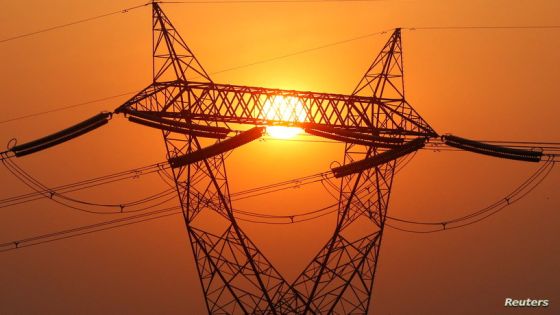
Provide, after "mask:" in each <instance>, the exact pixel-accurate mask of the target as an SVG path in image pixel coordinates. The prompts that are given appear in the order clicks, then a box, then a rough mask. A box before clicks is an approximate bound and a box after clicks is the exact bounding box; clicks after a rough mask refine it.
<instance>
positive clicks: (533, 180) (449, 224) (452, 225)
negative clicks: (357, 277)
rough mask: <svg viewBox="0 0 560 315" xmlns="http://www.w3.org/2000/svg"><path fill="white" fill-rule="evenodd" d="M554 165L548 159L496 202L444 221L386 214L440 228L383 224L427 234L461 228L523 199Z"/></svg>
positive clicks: (393, 218)
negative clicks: (420, 219) (416, 228)
mask: <svg viewBox="0 0 560 315" xmlns="http://www.w3.org/2000/svg"><path fill="white" fill-rule="evenodd" d="M554 165H555V162H554V161H552V159H550V160H548V161H547V162H546V163H545V164H544V165H543V166H541V167H540V168H539V169H538V170H537V171H536V172H535V173H533V174H532V175H531V176H530V177H529V178H528V179H527V180H525V181H524V182H523V183H522V184H521V185H520V186H518V187H517V188H516V189H515V190H514V191H512V192H511V193H509V194H508V195H507V196H505V197H503V198H502V199H500V200H498V201H497V202H495V203H493V204H491V205H489V206H487V207H485V208H482V209H481V210H478V211H475V212H472V213H470V214H467V215H465V216H462V217H458V218H454V219H450V220H445V221H439V222H426V221H414V220H407V219H401V218H396V217H391V216H387V219H388V220H392V221H395V222H401V223H406V224H411V225H423V226H440V228H436V229H432V230H412V229H408V228H403V227H398V226H394V225H391V224H387V223H385V224H386V225H387V226H389V227H391V228H393V229H396V230H399V231H402V232H409V233H419V234H428V233H435V232H441V231H445V230H452V229H457V228H462V227H466V226H469V225H472V224H475V223H478V222H481V221H483V220H485V219H487V218H489V217H491V216H493V215H494V214H496V213H498V212H500V211H502V210H503V209H505V208H506V207H509V206H511V205H512V204H514V203H516V202H517V201H519V200H521V199H523V198H524V197H525V196H527V195H528V194H529V193H530V192H532V191H533V190H534V189H535V188H537V186H539V185H540V184H541V183H542V182H543V181H544V180H545V179H546V178H547V177H548V175H549V174H550V173H551V172H552V169H553V168H554ZM459 222H466V223H463V224H457V223H459Z"/></svg>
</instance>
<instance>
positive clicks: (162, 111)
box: [116, 2, 437, 314]
mask: <svg viewBox="0 0 560 315" xmlns="http://www.w3.org/2000/svg"><path fill="white" fill-rule="evenodd" d="M152 7H153V21H152V22H153V65H154V68H153V82H152V84H150V85H149V86H148V87H147V88H145V89H144V90H143V91H141V92H140V93H138V94H137V95H135V96H134V97H133V98H131V99H130V100H129V101H127V102H126V103H124V104H123V105H122V106H120V107H119V108H118V109H117V110H116V112H117V113H124V114H126V115H128V116H129V119H130V120H131V121H133V122H136V123H140V124H143V125H147V126H150V127H155V128H159V129H161V130H162V133H163V138H164V140H165V145H166V148H167V157H168V159H169V162H170V164H171V166H172V169H173V176H174V179H175V184H176V188H177V192H178V195H179V199H180V202H181V207H182V209H183V214H184V219H185V223H186V229H187V232H188V235H189V239H190V243H191V245H192V251H193V254H194V258H195V262H196V266H197V269H198V274H199V277H200V283H201V285H202V290H203V292H204V296H205V298H206V306H207V309H208V313H210V314H235V313H249V314H287V313H290V314H294V313H295V314H309V313H312V314H366V313H367V312H368V308H369V304H370V303H369V302H370V298H371V292H372V287H373V280H374V275H375V270H376V266H377V261H378V257H379V249H380V245H381V239H382V235H383V230H384V223H385V219H386V215H387V208H388V204H389V196H390V193H391V185H392V182H393V175H394V173H395V165H396V162H397V160H398V159H399V158H401V157H403V156H405V155H406V154H408V153H411V152H413V151H415V150H417V149H419V148H421V147H422V146H423V145H424V142H425V141H426V140H427V139H428V138H431V137H437V134H436V132H435V131H434V130H433V129H432V128H431V127H430V126H429V125H428V123H426V121H424V120H423V119H422V117H420V115H419V114H418V113H417V112H416V111H415V110H414V109H413V108H412V106H410V104H409V103H408V102H407V101H406V99H405V96H404V88H403V63H402V46H401V32H400V29H396V30H395V31H394V33H393V34H392V35H391V37H390V38H389V41H388V42H387V43H386V44H385V46H384V47H383V49H382V50H381V52H380V53H379V55H378V56H377V57H376V58H375V60H374V62H373V64H372V65H371V67H370V68H369V69H368V70H367V72H366V74H365V75H364V76H363V78H362V79H361V80H360V82H359V84H358V86H357V87H356V89H355V90H354V91H353V92H352V94H350V95H340V94H327V93H315V92H300V91H292V90H280V89H269V88H260V87H250V86H238V85H229V84H218V83H214V82H213V81H212V79H211V78H210V76H209V75H208V73H207V72H206V71H205V70H204V69H203V67H202V66H201V65H200V63H199V61H198V60H197V59H196V57H195V56H194V54H193V53H192V51H191V50H190V49H189V47H188V46H187V44H186V43H185V41H184V40H183V38H182V37H181V36H180V35H179V33H178V31H177V30H176V29H175V27H174V26H173V25H172V24H171V21H170V20H169V19H168V17H167V16H166V15H165V14H164V12H163V11H162V9H161V8H160V6H159V5H158V3H157V2H154V3H153V4H152ZM276 97H283V98H285V99H293V100H297V102H298V104H300V105H301V106H300V107H301V108H300V109H299V112H295V111H297V110H296V109H294V113H293V119H286V117H285V115H284V114H283V113H280V112H278V113H276V112H274V109H271V107H270V104H271V102H274V99H275V98H276ZM271 110H272V112H271ZM232 125H236V126H242V125H248V126H252V127H251V128H249V129H246V130H245V131H242V132H237V133H236V132H234V131H233V130H232V128H231V126H232ZM271 125H275V126H276V125H280V126H294V127H300V128H304V129H305V130H306V132H308V133H310V134H313V135H316V136H320V137H325V138H329V139H334V140H337V141H343V142H345V143H346V145H345V150H344V165H342V166H340V167H337V168H334V169H333V173H334V175H335V176H336V177H342V179H341V186H340V192H339V201H338V216H337V223H336V227H335V229H334V231H333V234H332V237H331V238H330V239H329V240H328V242H327V243H326V244H325V246H324V247H323V248H322V249H321V250H320V251H319V253H317V255H316V256H315V257H314V258H313V260H312V261H311V262H310V263H309V264H308V265H307V267H306V268H305V269H304V270H303V271H302V272H301V274H300V275H299V276H298V277H297V278H296V280H295V281H294V282H292V283H289V282H287V281H286V280H285V279H284V277H283V276H282V275H281V274H280V273H279V272H278V271H277V270H276V269H275V268H274V266H273V265H272V264H271V263H270V262H269V261H268V260H267V259H266V257H265V256H264V255H263V253H261V252H260V251H259V249H258V248H257V246H255V244H254V243H253V242H252V241H251V240H250V239H249V237H248V236H247V235H246V234H245V233H244V232H243V230H242V229H241V228H240V227H239V225H238V223H237V221H236V219H235V217H234V215H233V212H232V203H231V199H230V191H229V188H228V177H227V175H226V167H225V161H226V156H225V153H226V152H228V151H229V150H232V149H234V148H237V147H239V146H242V145H244V144H246V143H248V142H250V141H252V140H255V139H258V138H259V137H261V136H262V135H263V132H264V128H265V126H271ZM230 135H231V136H230ZM209 139H210V140H211V141H213V142H215V143H210V142H209ZM216 139H217V141H216ZM203 211H215V212H216V213H217V214H218V215H219V216H221V217H222V218H223V220H222V221H223V222H224V223H223V224H222V225H221V226H220V227H216V226H212V227H210V226H208V225H205V224H200V222H198V221H199V220H197V218H200V216H199V215H200V214H201V213H202V212H203Z"/></svg>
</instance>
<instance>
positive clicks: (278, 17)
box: [0, 0, 560, 314]
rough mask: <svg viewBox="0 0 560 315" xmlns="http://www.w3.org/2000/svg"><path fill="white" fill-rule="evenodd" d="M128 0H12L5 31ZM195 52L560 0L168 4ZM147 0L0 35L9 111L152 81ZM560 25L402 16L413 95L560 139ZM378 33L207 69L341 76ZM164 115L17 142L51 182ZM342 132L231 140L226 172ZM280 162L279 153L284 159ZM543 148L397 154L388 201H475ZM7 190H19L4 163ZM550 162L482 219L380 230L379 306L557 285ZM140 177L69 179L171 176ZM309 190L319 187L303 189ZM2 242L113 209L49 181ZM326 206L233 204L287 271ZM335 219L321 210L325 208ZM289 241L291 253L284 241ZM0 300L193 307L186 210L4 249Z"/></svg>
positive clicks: (69, 119) (448, 208) (451, 212)
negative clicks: (61, 193) (398, 167)
mask: <svg viewBox="0 0 560 315" xmlns="http://www.w3.org/2000/svg"><path fill="white" fill-rule="evenodd" d="M137 4H138V2H136V1H119V3H115V2H114V1H95V2H82V1H80V2H77V1H64V0H59V1H24V2H18V1H9V2H8V1H6V3H3V5H2V7H3V9H2V10H1V11H0V21H2V22H1V25H2V28H0V39H1V38H5V37H10V36H13V35H17V34H20V33H25V32H29V31H34V30H37V29H42V28H45V27H49V26H51V25H56V24H60V23H65V22H68V21H73V20H76V19H81V18H84V17H89V16H94V15H99V14H103V13H106V12H110V11H114V10H119V9H122V8H125V7H130V6H134V5H137ZM163 9H164V10H165V11H166V13H167V14H168V16H169V17H170V18H171V19H172V21H173V23H174V25H175V26H176V27H177V28H178V29H179V30H180V32H181V34H182V35H183V37H184V38H185V40H186V41H187V43H188V44H189V45H190V47H191V49H193V51H194V52H195V54H196V55H197V57H198V59H199V60H200V62H201V63H202V65H203V66H204V67H205V69H206V70H207V71H208V72H210V73H212V72H216V71H220V70H223V69H227V68H231V67H235V66H239V65H244V64H248V63H252V62H255V61H259V60H265V59H268V58H272V57H276V56H281V55H285V54H288V53H291V52H294V51H299V50H303V49H307V48H310V47H316V46H321V45H324V44H327V43H331V42H336V41H340V40H344V39H347V38H353V37H357V36H361V35H364V34H368V33H372V32H376V31H380V30H385V29H390V28H393V27H396V26H402V27H421V26H448V25H551V24H558V21H560V19H559V18H560V3H558V2H557V1H515V2H512V1H438V0H431V1H379V2H367V3H364V2H357V3H311V4H309V3H308V4H227V5H226V4H221V5H219V4H213V5H208V4H206V5H200V4H197V5H164V6H163ZM150 14H151V12H150V10H149V8H145V9H144V8H143V9H139V10H135V11H131V12H129V13H127V14H122V15H115V16H112V17H107V18H104V19H101V20H97V21H93V22H89V23H85V24H80V25H77V26H73V27H69V28H65V29H61V30H56V31H52V32H47V33H44V34H41V35H37V36H33V37H29V38H24V39H21V40H17V41H11V42H6V43H2V44H0V69H1V71H0V73H1V76H0V95H1V96H2V99H1V100H0V106H1V111H2V116H1V118H0V120H6V119H9V118H12V117H17V116H21V115H25V114H29V113H34V112H40V111H44V110H49V109H52V108H57V107H60V106H65V105H71V104H75V103H79V102H83V101H89V100H93V99H98V98H103V97H106V96H111V95H115V94H120V93H124V92H129V91H136V90H139V89H141V88H143V87H145V86H147V85H148V84H149V82H150V80H151V59H150V58H151V56H150V53H151V51H150V41H151V34H150ZM559 35H560V32H559V31H558V30H515V31H511V30H492V31H487V30H486V31H482V30H464V31H420V30H418V31H403V35H402V36H403V37H402V38H403V49H404V65H405V85H406V94H407V98H408V101H409V102H410V103H411V104H412V106H414V107H415V109H416V110H417V111H418V112H419V113H420V114H421V115H422V116H423V117H424V119H426V120H427V121H428V122H429V123H430V124H431V125H432V127H434V129H436V131H438V132H439V133H441V134H443V133H448V132H449V133H454V134H457V135H461V136H465V137H471V138H476V139H498V140H520V141H521V140H527V141H556V142H558V141H559V139H560V124H558V117H559V115H560V109H559V106H558V103H557V101H556V96H557V89H558V84H559V77H560V62H559V61H558V55H559V53H560V36H559ZM388 36H389V34H385V35H381V36H373V37H368V38H365V39H361V40H356V41H352V42H349V43H346V44H342V45H337V46H333V47H330V48H325V49H321V50H317V51H313V52H309V53H306V54H301V55H297V56H293V57H289V58H285V59H281V60H277V61H273V62H268V63H263V64H260V65H257V66H252V67H246V68H243V69H240V70H236V71H229V72H224V73H220V74H216V75H212V78H213V80H214V81H216V82H219V83H231V84H246V85H255V86H265V87H279V88H287V89H300V90H312V91H320V92H336V93H344V94H347V93H350V92H351V91H352V89H353V88H354V86H355V85H356V84H357V82H358V80H359V79H360V76H361V75H362V74H363V73H364V71H365V70H366V69H367V67H368V66H369V64H370V63H371V62H372V60H373V58H374V57H375V56H376V55H377V53H378V51H379V50H380V49H381V46H382V45H383V44H384V43H385V41H386V40H387V38H388ZM124 100H126V97H122V98H120V99H113V100H109V101H105V102H99V103H94V104H90V105H86V106H80V107H77V108H74V109H71V110H67V111H61V112H57V113H53V114H49V115H43V116H38V117H34V118H29V119H24V120H18V121H13V122H8V123H3V124H0V143H7V142H8V141H9V140H10V139H11V138H13V137H17V138H18V139H19V141H20V143H23V142H25V141H27V140H30V139H33V138H36V137H39V136H42V135H45V134H48V133H51V132H54V131H57V130H60V129H62V128H64V127H66V126H68V125H70V124H73V123H75V122H78V121H81V120H83V119H85V118H87V117H89V116H92V115H93V114H95V113H97V112H99V111H101V110H112V109H114V108H115V107H117V106H118V105H120V103H122V101H124ZM164 150H165V149H164V147H163V141H162V139H161V135H160V134H159V133H158V132H157V131H154V130H150V129H148V128H143V127H141V126H137V125H132V124H130V123H128V122H127V121H126V120H125V119H124V118H122V117H118V116H117V117H115V118H114V119H113V120H112V121H111V123H110V124H109V125H108V126H106V127H104V128H102V129H100V130H97V131H95V132H93V133H91V134H89V135H87V136H84V137H82V138H80V139H77V140H75V141H72V142H69V143H65V144H64V145H61V146H58V147H56V148H52V149H49V150H47V151H44V152H41V153H38V154H36V155H32V156H28V157H25V158H21V159H17V160H16V162H18V163H19V164H20V165H21V166H22V167H24V168H25V169H26V170H28V171H29V172H31V173H32V174H34V175H35V176H37V177H38V178H39V179H40V180H42V181H43V182H44V183H45V184H47V185H52V186H56V185H59V184H64V183H67V182H73V181H77V180H81V179H86V178H90V177H93V176H99V175H102V174H108V173H112V172H115V171H120V170H126V169H130V168H134V167H138V166H142V165H146V164H151V163H154V162H159V161H161V160H163V159H164V155H165V151H164ZM342 154H343V147H342V145H338V144H309V143H305V144H302V143H295V142H280V141H265V142H263V141H258V142H255V143H252V144H250V145H247V146H246V147H243V148H241V149H239V150H236V151H235V152H234V153H233V154H232V156H231V159H229V160H228V174H229V176H230V177H229V178H230V183H231V184H230V186H231V189H232V191H239V190H242V189H246V188H250V187H254V186H258V185H262V184H266V183H272V182H276V181H279V180H285V179H290V178H293V177H297V176H302V175H306V174H313V173H316V172H320V171H324V170H327V169H328V167H329V165H330V163H331V161H333V160H338V161H340V160H341V158H342ZM279 165H281V166H282V168H280V167H279ZM536 168H537V165H533V164H526V163H522V162H514V161H505V160H499V159H493V158H489V157H484V156H479V155H474V154H470V153H462V152H430V151H427V150H424V151H421V152H419V153H418V154H417V156H416V158H415V159H414V160H413V161H412V162H411V163H410V164H409V165H408V166H407V168H405V169H404V170H403V171H402V172H400V173H399V174H398V176H397V177H396V179H395V184H394V188H393V193H392V199H391V205H390V209H389V212H390V214H392V215H394V216H399V217H405V218H412V219H418V220H440V219H447V218H452V217H456V216H460V215H462V214H466V213H468V212H469V211H470V210H473V209H479V208H481V207H483V206H486V205H488V204H490V203H492V202H494V201H495V200H496V199H498V198H500V197H502V196H504V195H505V194H507V193H508V192H510V191H511V190H512V189H514V188H515V187H516V186H517V185H518V184H519V183H520V182H522V181H523V180H524V179H525V178H526V177H528V176H529V175H530V174H531V173H532V172H533V171H534V170H535V169H536ZM0 180H1V181H0V183H1V185H2V190H1V192H0V198H6V197H10V196H13V195H19V194H23V193H27V192H29V190H28V189H27V187H25V186H24V185H23V184H21V183H19V182H18V181H17V180H16V179H15V178H14V177H13V176H11V174H9V173H8V172H7V171H6V170H5V169H4V168H0ZM559 180H560V175H559V172H558V170H556V169H555V170H553V172H552V174H551V176H550V177H549V178H547V180H546V181H545V182H544V183H543V184H542V185H541V186H539V187H538V189H537V190H535V191H534V192H533V193H531V194H530V195H529V196H528V197H527V198H525V199H523V200H522V201H520V202H519V203H517V204H515V205H513V206H511V207H509V208H507V210H505V211H504V212H502V213H500V214H499V215H496V216H494V217H492V218H490V219H489V220H486V221H484V222H482V223H479V224H477V225H474V226H471V227H468V228H464V229H458V230H454V231H447V232H444V233H436V234H430V235H416V234H404V233H402V232H398V231H395V230H391V229H387V230H386V231H385V235H384V239H383V246H382V249H381V257H380V262H379V266H378V268H379V269H378V270H379V272H378V273H377V275H376V276H377V278H376V282H375V285H374V293H373V296H374V297H373V302H372V303H373V304H372V306H373V307H372V313H373V314H388V313H391V314H412V313H416V314H473V313H494V314H495V313H504V314H507V313H508V312H509V313H513V310H511V309H504V308H503V307H502V306H501V305H502V303H503V300H504V298H506V297H514V298H515V297H518V298H537V299H539V298H542V299H550V300H551V301H552V305H551V307H549V308H548V309H546V310H544V311H543V310H542V309H540V310H538V311H539V314H540V313H550V314H552V313H556V312H558V306H557V305H556V304H557V302H558V301H559V298H560V296H559V295H558V292H560V273H558V270H557V269H558V267H557V266H558V265H560V251H559V250H558V246H557V241H558V240H559V239H558V232H557V227H558V224H559V223H560V214H559V212H558V210H559V208H560V196H559V194H558V193H557V192H558V188H557V186H558V183H559ZM164 188H165V186H164V184H163V183H162V182H161V180H160V179H159V178H158V177H157V176H156V177H145V178H144V177H142V178H140V179H138V180H130V181H125V182H122V183H118V184H114V185H110V186H105V187H100V188H98V189H93V190H91V191H83V192H79V193H76V194H75V195H73V196H76V197H80V198H84V199H92V200H96V201H100V202H111V203H114V202H117V203H118V202H123V201H129V200H134V199H137V198H139V197H142V196H146V195H148V194H152V193H155V192H158V191H160V190H162V189H164ZM307 196H314V197H315V198H313V200H310V199H309V198H306V197H307ZM329 198H330V197H328V195H327V194H325V193H324V192H323V191H322V189H321V187H320V186H319V187H315V186H313V187H309V188H302V189H294V190H293V191H290V192H287V193H285V194H280V195H268V196H266V197H263V198H258V199H254V200H247V201H244V202H241V203H239V205H238V207H239V208H245V209H253V210H259V211H262V212H265V213H266V212H269V213H286V212H293V211H291V210H295V211H296V212H297V211H301V212H303V211H305V210H310V209H314V208H318V207H322V206H324V205H328V204H330V203H332V202H333V200H332V199H329ZM0 218H1V219H0V243H3V242H5V241H11V240H15V239H20V238H24V237H28V236H33V235H39V234H43V233H48V232H51V231H57V230H61V229H66V228H71V227H76V226H80V225H85V224H90V223H94V222H99V221H103V220H107V219H110V218H112V217H111V216H95V215H89V214H83V213H79V212H75V211H72V210H70V209H67V208H63V207H59V206H57V205H56V204H54V203H52V202H49V201H48V200H42V201H37V202H33V203H27V204H24V205H20V206H15V207H10V208H1V209H0ZM333 225H334V217H333V216H327V217H325V218H322V219H321V220H319V221H315V222H309V223H302V224H300V225H294V226H288V227H270V226H261V225H254V224H247V223H244V224H242V227H243V228H244V229H245V231H246V232H247V234H249V235H250V236H251V237H252V239H253V241H255V243H257V245H259V246H260V248H261V250H262V251H263V253H264V254H265V255H266V256H267V257H269V259H270V260H271V261H272V262H273V263H275V264H276V265H277V266H278V268H279V269H280V271H282V272H283V273H284V274H285V275H286V277H287V278H288V280H292V279H293V278H294V277H295V276H296V275H297V274H298V272H299V271H300V270H301V269H302V268H303V266H304V265H305V264H306V263H307V262H308V260H309V259H310V258H311V257H312V256H313V255H315V253H316V251H317V250H318V249H319V247H321V246H322V245H323V244H324V242H325V241H326V239H327V237H328V234H329V233H330V228H331V227H332V226H333ZM326 227H328V228H326ZM287 253H289V254H287ZM0 279H1V282H2V285H1V286H0V313H8V314H10V313H46V314H61V313H68V314H70V313H92V314H102V313H103V314H104V313H134V314H144V313H145V314H153V313H168V314H171V313H179V312H183V313H188V314H198V313H202V312H204V302H203V297H202V293H201V290H200V287H199V282H198V276H197V274H196V270H195V267H194V262H193V260H192V254H191V250H190V246H189V245H188V241H187V235H186V233H185V232H184V226H183V222H182V220H181V219H180V218H179V217H170V218H166V219H161V220H156V221H150V222H147V223H142V224H137V225H132V226H129V227H126V228H121V229H115V230H110V231H105V232H99V233H94V234H91V235H87V236H83V237H76V238H72V239H69V240H64V241H59V242H54V243H50V244H46V245H41V246H36V247H30V248H25V249H21V250H16V251H11V252H7V253H0Z"/></svg>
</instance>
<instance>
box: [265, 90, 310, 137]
mask: <svg viewBox="0 0 560 315" xmlns="http://www.w3.org/2000/svg"><path fill="white" fill-rule="evenodd" d="M263 116H264V118H265V119H266V120H276V121H283V122H287V123H296V122H305V121H306V119H307V113H306V111H305V108H304V107H303V104H302V102H301V99H299V98H297V97H293V96H282V95H275V96H273V97H271V98H269V99H267V100H266V101H265V103H264V106H263ZM302 132H303V129H301V128H298V127H290V126H268V127H266V133H267V134H268V135H269V136H271V137H273V138H279V139H289V138H293V137H295V136H297V135H298V134H300V133H302Z"/></svg>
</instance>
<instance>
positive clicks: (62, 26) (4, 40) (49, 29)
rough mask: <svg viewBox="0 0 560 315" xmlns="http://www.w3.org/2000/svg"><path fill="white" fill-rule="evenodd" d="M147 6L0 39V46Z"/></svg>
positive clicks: (142, 5) (143, 5)
mask: <svg viewBox="0 0 560 315" xmlns="http://www.w3.org/2000/svg"><path fill="white" fill-rule="evenodd" d="M147 5H149V3H145V4H141V5H137V6H133V7H130V8H125V9H122V10H118V11H112V12H108V13H105V14H101V15H96V16H92V17H89V18H85V19H81V20H77V21H74V22H70V23H64V24H59V25H55V26H51V27H48V28H44V29H40V30H37V31H33V32H29V33H24V34H20V35H16V36H12V37H7V38H4V39H0V44H2V43H6V42H9V41H13V40H16V39H20V38H24V37H29V36H33V35H37V34H42V33H46V32H50V31H54V30H57V29H61V28H65V27H69V26H73V25H77V24H81V23H85V22H90V21H93V20H98V19H101V18H104V17H108V16H111V15H115V14H124V13H128V12H130V11H132V10H136V9H139V8H142V7H145V6H147Z"/></svg>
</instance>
